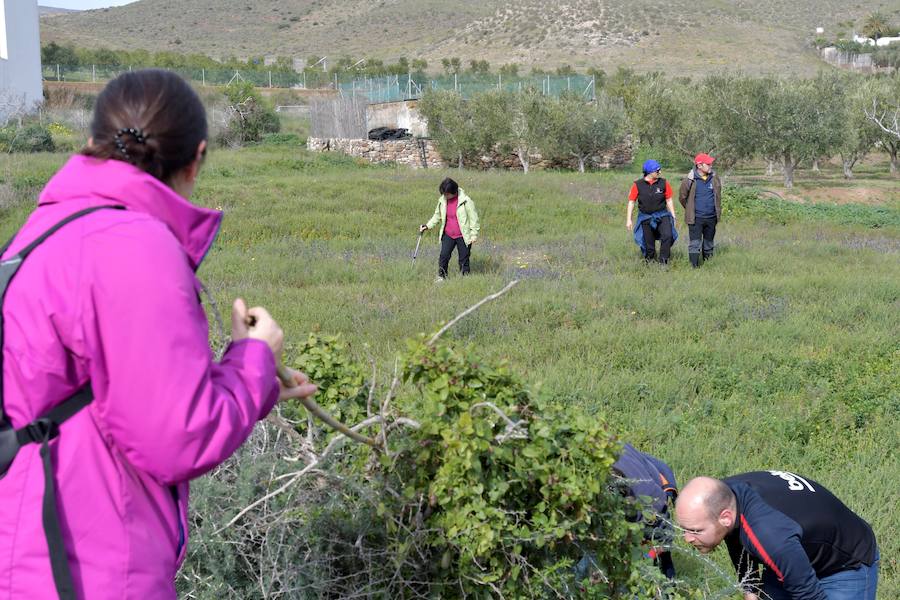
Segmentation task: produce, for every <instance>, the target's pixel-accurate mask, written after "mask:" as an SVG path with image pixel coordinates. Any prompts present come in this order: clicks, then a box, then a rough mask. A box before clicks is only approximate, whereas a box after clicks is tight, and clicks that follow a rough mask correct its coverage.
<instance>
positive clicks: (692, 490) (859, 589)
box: [675, 471, 879, 600]
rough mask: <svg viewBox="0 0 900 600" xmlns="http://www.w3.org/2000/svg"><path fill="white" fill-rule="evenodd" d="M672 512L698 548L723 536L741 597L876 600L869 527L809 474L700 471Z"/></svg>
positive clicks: (750, 599) (875, 552)
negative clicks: (704, 474)
mask: <svg viewBox="0 0 900 600" xmlns="http://www.w3.org/2000/svg"><path fill="white" fill-rule="evenodd" d="M675 515H676V517H677V519H678V523H679V525H680V526H681V527H683V528H684V539H685V541H686V542H688V543H689V544H691V545H692V546H694V547H695V548H697V549H698V550H699V551H700V552H702V553H704V554H706V553H708V552H711V551H712V550H713V549H715V548H716V547H717V546H718V545H719V544H720V543H721V542H722V541H723V540H724V541H725V545H726V546H727V547H728V553H729V554H730V556H731V561H732V563H733V564H734V566H735V569H736V570H737V572H738V578H739V580H740V582H741V585H742V587H743V588H744V599H745V600H757V599H759V598H766V599H767V600H768V599H770V598H771V599H772V600H787V599H793V600H875V588H876V586H877V584H878V562H879V555H878V546H877V544H876V542H875V534H874V533H873V532H872V528H871V527H870V526H869V524H868V523H866V522H865V521H864V520H863V519H862V518H860V517H859V516H858V515H857V514H856V513H854V512H853V511H851V510H850V509H849V508H847V507H846V506H845V505H844V503H843V502H841V501H840V500H838V499H837V498H836V497H835V496H834V495H833V494H832V493H831V492H829V491H828V490H827V489H825V488H824V487H823V486H822V485H821V484H819V483H817V482H815V481H813V480H811V479H806V478H804V477H801V476H800V475H796V474H794V473H789V472H787V471H757V472H753V473H744V474H742V475H735V476H733V477H729V478H727V479H724V480H719V479H712V478H710V477H698V478H696V479H693V480H691V481H690V482H689V483H688V484H687V486H685V488H684V489H683V490H682V491H681V495H680V496H679V498H678V502H677V504H676V506H675ZM760 568H762V577H761V578H760V577H759V576H758V572H759V569H760Z"/></svg>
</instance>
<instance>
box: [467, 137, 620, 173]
mask: <svg viewBox="0 0 900 600" xmlns="http://www.w3.org/2000/svg"><path fill="white" fill-rule="evenodd" d="M633 159H634V146H633V144H632V141H631V139H630V138H628V139H625V140H624V141H622V143H621V144H619V145H617V146H615V147H613V148H611V149H610V150H609V151H607V152H604V153H603V154H598V155H596V156H591V157H590V158H588V159H587V160H586V161H585V164H584V168H585V169H587V170H597V169H611V168H612V167H618V166H621V165H627V164H629V163H631V161H632V160H633ZM480 161H481V164H480V165H478V166H480V167H481V168H483V169H506V170H510V171H521V170H522V163H521V162H520V161H519V157H518V156H516V155H515V154H501V153H499V152H495V153H493V154H491V155H486V156H482V157H481V158H480ZM454 166H456V165H455V163H454ZM463 166H464V167H465V166H467V165H466V164H465V163H463ZM468 166H470V167H471V166H472V165H468ZM546 169H561V170H571V171H576V170H578V161H577V160H576V159H574V158H573V159H571V160H554V159H549V158H546V159H545V158H544V157H543V156H541V155H540V153H534V154H530V155H529V156H528V170H529V171H532V170H533V171H543V170H546Z"/></svg>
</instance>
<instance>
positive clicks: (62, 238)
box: [0, 156, 278, 600]
mask: <svg viewBox="0 0 900 600" xmlns="http://www.w3.org/2000/svg"><path fill="white" fill-rule="evenodd" d="M105 205H116V206H122V207H124V208H125V209H126V210H99V211H96V212H93V213H91V214H89V215H86V216H83V217H81V218H79V219H77V220H75V221H72V222H70V223H68V224H67V225H65V226H64V227H63V228H61V229H60V230H59V231H57V232H56V233H54V234H53V235H52V236H50V237H49V238H48V239H47V240H46V241H45V242H44V243H43V244H42V245H41V246H39V247H38V248H37V249H36V250H35V251H34V252H33V253H32V254H31V255H30V256H29V257H28V258H27V259H26V261H25V262H24V264H23V266H22V268H21V269H20V270H19V272H18V274H17V275H16V277H15V279H13V281H12V282H11V284H10V286H9V289H8V291H7V294H6V299H5V301H4V305H3V317H4V339H3V348H2V352H3V409H4V412H5V414H6V415H7V416H8V417H9V419H10V420H11V421H12V424H13V426H14V427H21V426H23V425H25V424H27V423H29V422H30V421H32V420H34V419H35V418H38V417H40V416H42V415H44V414H46V412H47V411H48V410H49V409H50V408H52V407H53V406H54V405H56V404H58V403H59V402H61V401H63V400H64V399H66V398H67V397H69V396H70V395H71V394H72V393H74V392H75V391H76V390H77V389H79V388H80V387H81V386H83V385H84V384H85V383H87V382H90V384H91V387H92V389H93V392H94V396H95V399H94V401H93V402H92V403H91V404H90V405H89V406H88V407H87V408H85V409H84V410H82V411H81V412H79V413H77V414H76V415H75V416H73V417H72V418H71V419H70V420H68V421H66V422H65V423H64V424H63V425H62V427H61V428H60V434H59V436H58V437H57V438H55V439H54V440H53V441H52V442H51V450H52V453H53V460H54V478H55V481H56V485H57V507H58V511H59V514H60V518H61V520H62V530H63V537H64V539H65V542H66V550H67V553H68V559H69V561H68V562H69V565H70V566H71V569H72V574H73V578H74V580H75V587H76V590H77V592H78V595H79V597H80V598H89V599H91V600H95V599H101V600H107V599H109V600H113V599H116V600H121V599H126V598H127V599H132V598H133V599H138V598H139V599H142V600H144V599H162V598H165V599H172V598H175V584H174V581H175V575H176V572H177V569H178V567H179V565H180V564H181V562H182V561H183V560H184V556H185V548H186V544H187V536H188V531H187V523H188V519H187V508H188V481H189V480H191V479H193V478H196V477H199V476H200V475H202V474H203V473H206V472H208V471H209V470H211V469H213V468H214V467H216V466H217V465H219V464H220V463H221V462H223V461H224V460H225V459H227V458H228V457H229V456H230V455H231V454H232V453H233V452H234V451H235V450H236V449H237V448H238V447H239V446H240V445H241V444H242V443H243V442H244V440H245V439H246V438H247V437H248V436H249V435H250V433H251V432H252V430H253V426H254V424H255V423H256V422H257V421H258V420H260V419H262V418H264V417H265V416H266V415H267V414H268V412H269V411H270V410H271V409H272V406H273V405H274V403H275V402H276V400H277V398H278V384H277V381H276V379H275V361H274V358H273V356H272V352H271V351H270V350H269V347H268V346H267V345H266V344H265V343H263V342H261V341H258V340H250V339H246V340H241V341H238V342H234V343H232V344H231V345H230V346H229V348H228V349H227V351H226V352H225V355H224V356H223V358H222V360H221V361H219V362H216V361H215V360H214V357H213V355H212V351H211V350H210V347H209V332H208V327H207V322H206V315H205V313H204V310H203V307H202V306H201V304H200V301H199V294H198V292H199V288H200V286H199V281H198V280H197V279H196V276H195V274H194V271H195V270H196V268H197V267H198V266H199V264H200V262H201V261H202V259H203V257H204V255H205V254H206V253H207V251H208V250H209V248H210V246H211V245H212V242H213V239H214V237H215V234H216V231H217V230H218V227H219V224H220V222H221V219H222V216H221V214H219V213H218V212H216V211H212V210H209V209H205V208H200V207H197V206H194V205H192V204H191V203H189V202H188V201H186V200H185V199H183V198H181V197H180V196H178V195H177V194H175V193H174V192H173V191H172V190H171V189H170V188H168V187H167V186H166V185H164V184H162V183H161V182H159V181H157V180H156V179H154V178H153V177H151V176H150V175H147V174H146V173H144V172H142V171H140V170H138V169H136V168H134V167H132V166H131V165H128V164H126V163H123V162H121V161H115V160H107V161H102V160H97V159H92V158H87V157H84V156H75V157H73V158H72V159H70V160H69V161H68V163H66V165H65V166H63V168H62V169H61V170H60V171H59V172H58V173H57V174H56V175H55V176H54V177H53V178H52V179H51V181H50V182H49V183H48V184H47V186H46V188H45V189H44V191H43V193H42V194H41V196H40V201H39V203H38V207H37V208H36V210H35V211H34V212H33V213H32V214H31V215H30V216H29V218H28V220H27V222H26V223H25V225H24V226H23V227H22V229H21V230H20V231H19V233H18V234H17V235H16V238H15V240H14V242H13V244H12V246H11V247H10V248H9V250H8V251H7V252H6V253H5V256H6V257H8V256H9V255H10V254H11V253H14V252H16V251H18V250H19V249H20V248H22V247H23V246H24V245H25V244H27V243H29V242H30V241H31V240H33V239H35V238H36V237H37V236H38V235H40V234H41V233H43V232H44V231H46V230H47V229H49V228H50V227H51V226H52V225H54V224H55V223H57V222H59V221H60V220H62V219H63V218H65V217H67V216H69V215H71V214H73V213H75V212H77V211H79V210H81V209H83V208H87V207H92V206H105ZM43 492H44V485H43V473H42V469H41V460H40V456H39V447H38V446H37V445H34V444H32V445H29V446H25V447H23V448H22V449H21V450H20V451H19V453H18V455H17V456H16V458H15V460H14V461H13V463H12V465H11V466H10V469H9V471H8V472H7V474H6V475H5V476H4V477H3V478H2V479H0V600H5V599H7V598H16V599H18V598H28V599H29V600H44V599H47V600H49V599H51V598H55V597H56V592H55V590H54V588H53V585H52V581H53V580H52V577H51V571H50V562H49V558H48V554H47V545H46V541H45V538H44V531H43V527H42V524H41V501H42V496H43Z"/></svg>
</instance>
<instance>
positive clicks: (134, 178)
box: [38, 154, 222, 269]
mask: <svg viewBox="0 0 900 600" xmlns="http://www.w3.org/2000/svg"><path fill="white" fill-rule="evenodd" d="M83 198H93V199H96V200H100V201H103V202H104V203H109V204H120V205H122V206H125V208H127V209H129V210H136V211H139V212H143V213H146V214H148V215H152V216H154V217H156V218H157V219H159V220H160V221H162V222H163V223H165V224H166V227H168V228H169V230H170V231H171V232H172V234H173V235H174V236H175V238H176V239H177V240H178V242H179V243H180V244H181V246H182V247H183V248H184V251H185V252H186V253H187V255H188V256H189V257H190V259H191V263H192V265H193V267H194V269H196V268H197V267H199V266H200V262H201V261H202V260H203V257H204V256H206V253H207V252H208V251H209V248H210V246H212V243H213V241H214V240H215V237H216V233H217V232H218V230H219V226H220V225H221V224H222V213H221V212H219V211H216V210H212V209H209V208H203V207H200V206H196V205H194V204H191V203H190V202H188V201H187V200H185V199H184V198H182V197H181V196H179V195H178V194H176V193H175V192H174V191H172V188H170V187H169V186H167V185H165V184H164V183H162V182H161V181H159V180H158V179H156V178H155V177H151V176H150V175H147V174H146V173H144V172H143V171H141V170H139V169H137V168H136V167H134V166H132V165H130V164H128V163H125V162H122V161H119V160H108V161H104V160H97V159H95V158H90V157H87V156H82V155H80V154H79V155H75V156H73V157H72V158H70V159H69V161H68V163H66V165H65V166H64V167H63V168H62V169H61V170H60V171H59V172H58V173H57V174H56V175H54V176H53V178H52V179H51V180H50V181H49V182H48V183H47V186H46V187H45V188H44V190H43V191H42V192H41V195H40V198H39V199H38V206H45V205H48V204H58V203H61V202H66V201H69V200H77V199H83Z"/></svg>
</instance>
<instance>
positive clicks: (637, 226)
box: [634, 208, 678, 254]
mask: <svg viewBox="0 0 900 600" xmlns="http://www.w3.org/2000/svg"><path fill="white" fill-rule="evenodd" d="M663 219H672V213H670V212H669V211H668V210H666V209H665V208H664V209H662V210H660V211H657V212H655V213H645V212H638V217H637V221H635V223H634V243H635V244H637V245H638V247H639V248H640V249H641V253H643V254H646V253H647V244H646V243H645V241H644V228H643V227H642V226H641V225H642V224H643V223H644V221H650V228H651V229H652V230H653V231H656V229H657V228H658V227H659V222H660V221H662V220H663ZM657 235H658V234H657ZM677 239H678V230H676V229H675V219H672V243H673V244H674V243H675V240H677ZM650 243H651V244H655V243H656V242H655V240H650Z"/></svg>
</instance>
